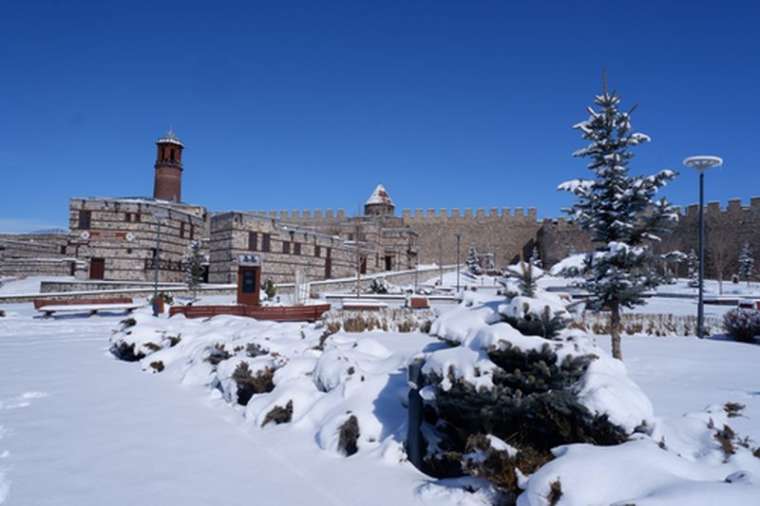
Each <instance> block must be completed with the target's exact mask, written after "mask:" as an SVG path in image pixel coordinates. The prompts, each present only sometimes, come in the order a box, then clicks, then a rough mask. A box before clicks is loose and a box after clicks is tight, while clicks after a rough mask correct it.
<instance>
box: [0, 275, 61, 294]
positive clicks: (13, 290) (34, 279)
mask: <svg viewBox="0 0 760 506" xmlns="http://www.w3.org/2000/svg"><path fill="white" fill-rule="evenodd" d="M75 280H76V279H75V278H74V277H72V276H29V277H27V278H23V279H17V278H4V279H0V296H5V295H29V294H37V293H40V284H41V283H42V282H43V281H75Z"/></svg>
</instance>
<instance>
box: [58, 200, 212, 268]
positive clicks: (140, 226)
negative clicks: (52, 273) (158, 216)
mask: <svg viewBox="0 0 760 506" xmlns="http://www.w3.org/2000/svg"><path fill="white" fill-rule="evenodd" d="M161 206H162V207H169V208H171V210H170V212H169V217H168V219H166V220H164V222H163V223H162V225H161V247H160V254H159V259H160V261H159V267H160V269H159V271H160V272H159V279H160V281H163V282H179V281H184V279H185V273H184V271H183V268H182V266H181V262H182V261H183V260H184V259H185V257H186V255H187V253H188V249H189V246H190V243H191V242H192V241H196V240H201V241H202V240H203V234H204V229H205V225H204V219H203V217H202V213H200V212H198V211H197V208H194V207H192V208H191V207H189V206H183V205H178V204H170V203H163V202H162V203H161ZM153 208H154V204H153V203H151V202H149V201H137V200H127V199H124V200H119V199H72V200H71V202H70V207H69V227H70V230H71V234H70V242H69V245H68V247H67V252H68V253H69V254H73V255H74V256H76V257H77V258H79V259H81V260H84V261H85V262H87V263H88V264H89V263H91V260H92V258H103V259H105V278H104V279H106V280H128V281H151V280H152V279H153V275H154V274H153V265H152V262H153V256H154V249H155V248H156V220H155V219H154V218H153V214H152V209H153ZM83 211H89V212H90V226H89V228H86V229H80V227H79V225H80V223H79V217H80V212H83ZM79 274H80V276H82V277H87V276H88V274H89V273H88V272H81V273H79Z"/></svg>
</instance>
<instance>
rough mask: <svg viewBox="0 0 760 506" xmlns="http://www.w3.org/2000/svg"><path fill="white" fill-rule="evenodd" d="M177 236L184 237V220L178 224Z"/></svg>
mask: <svg viewBox="0 0 760 506" xmlns="http://www.w3.org/2000/svg"><path fill="white" fill-rule="evenodd" d="M179 237H180V239H184V238H185V222H184V221H182V222H180V224H179Z"/></svg>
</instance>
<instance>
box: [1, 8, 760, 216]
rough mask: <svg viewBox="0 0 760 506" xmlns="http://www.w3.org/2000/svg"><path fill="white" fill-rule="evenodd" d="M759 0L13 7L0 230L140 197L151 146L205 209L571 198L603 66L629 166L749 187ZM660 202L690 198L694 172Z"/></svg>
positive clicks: (4, 32)
mask: <svg viewBox="0 0 760 506" xmlns="http://www.w3.org/2000/svg"><path fill="white" fill-rule="evenodd" d="M758 19H760V3H758V2H715V1H710V2H686V1H684V2H674V1H659V2H646V1H642V2H633V3H628V4H623V3H620V2H608V1H605V2H597V1H584V2H560V1H556V2H541V1H531V2H527V1H523V2H517V1H509V2H508V1H492V2H490V1H483V2H466V1H457V2H444V1H408V0H407V1H398V2H396V1H383V2H371V3H370V2H367V3H365V2H358V1H346V2H314V1H304V2H289V1H277V2H266V3H265V2H240V3H236V2H209V1H204V2H193V1H183V2H173V1H160V2H137V1H131V2H118V5H117V2H89V3H88V2H63V1H61V2H37V1H32V0H30V1H16V2H3V4H2V7H1V8H0V65H1V70H2V74H1V75H2V78H1V79H0V171H1V174H2V183H0V184H2V198H1V199H0V231H3V230H4V231H10V230H23V229H30V228H43V227H49V226H62V225H65V224H66V216H67V205H68V199H69V198H70V197H72V196H89V195H98V196H122V195H149V194H150V193H151V192H152V178H153V168H152V165H153V160H154V155H155V153H154V144H153V142H154V140H155V139H156V138H157V137H158V136H159V135H160V134H162V133H163V132H165V131H166V130H167V128H168V127H169V126H172V127H174V129H175V130H176V132H177V134H178V135H179V136H180V137H181V138H182V140H183V141H184V142H185V144H186V146H187V148H186V150H185V158H184V160H185V173H184V187H183V197H184V199H185V200H186V201H188V202H192V203H198V204H204V205H207V206H208V207H209V208H211V209H214V210H228V209H273V208H278V209H279V208H283V209H294V208H299V209H311V208H328V207H330V208H334V209H337V208H344V209H346V210H347V211H349V212H355V211H356V210H357V209H358V208H359V206H360V205H361V204H362V202H363V200H364V199H365V198H366V197H367V196H368V195H369V193H370V192H371V191H372V189H373V187H374V185H375V184H377V183H379V182H382V183H383V184H385V186H386V187H387V188H388V190H389V192H390V194H391V196H392V197H393V198H394V199H395V201H396V204H397V207H399V208H406V207H409V208H431V207H432V208H444V207H445V208H455V207H460V208H467V207H472V208H477V207H484V208H490V207H537V208H538V210H539V215H540V216H557V215H559V214H560V208H561V207H563V206H565V205H567V204H568V203H570V202H571V198H570V196H568V195H565V194H561V193H558V192H557V191H556V186H557V184H558V183H559V182H561V181H563V180H565V179H571V178H575V177H580V176H585V175H586V173H587V170H586V169H585V163H584V161H582V160H577V159H573V158H572V157H571V156H570V154H571V153H572V152H573V151H574V150H575V149H577V148H578V147H580V146H581V145H582V144H583V142H582V140H581V139H580V137H579V136H578V133H577V132H575V131H573V130H572V129H571V128H570V127H571V125H572V124H574V123H576V122H578V121H580V120H582V119H585V117H586V114H585V112H584V108H585V106H587V105H589V104H590V102H591V101H592V99H593V96H594V94H595V93H596V92H598V91H599V88H600V74H601V69H602V68H603V67H605V66H606V68H607V69H608V73H609V80H610V84H611V87H612V88H615V89H617V90H618V91H619V92H620V93H621V94H622V96H623V99H624V104H627V105H633V104H639V107H638V110H637V112H636V113H635V115H634V127H635V128H637V129H639V130H641V131H643V132H645V133H647V134H649V135H651V136H652V138H653V142H652V143H651V144H649V145H645V146H643V147H641V148H639V150H638V156H637V158H636V159H635V160H634V162H633V165H632V167H633V171H634V172H636V173H644V172H650V171H655V170H659V169H662V168H679V169H680V163H681V160H682V159H683V158H684V157H685V156H687V155H692V154H701V153H711V154H712V153H714V154H718V155H721V156H723V157H724V158H725V160H726V166H725V168H724V169H721V170H720V171H716V172H714V173H711V174H710V175H709V178H708V187H707V198H708V200H721V201H724V202H725V200H726V199H728V198H731V197H740V198H742V199H743V200H745V201H746V200H748V199H749V197H751V196H752V195H757V194H760V167H759V166H758V163H757V156H758V146H759V145H760V127H759V126H758V125H759V124H760V98H758V89H759V88H758V86H759V84H760V37H759V36H758V35H757V21H758ZM681 172H682V175H681V177H680V178H679V179H678V181H677V182H675V183H674V184H673V185H672V186H671V187H670V188H669V189H668V191H667V195H668V196H669V197H670V198H671V200H673V201H674V202H676V203H679V204H688V203H691V202H694V201H695V198H696V189H697V181H696V177H695V175H694V174H691V173H688V172H687V171H686V170H683V171H681Z"/></svg>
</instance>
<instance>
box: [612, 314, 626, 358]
mask: <svg viewBox="0 0 760 506" xmlns="http://www.w3.org/2000/svg"><path fill="white" fill-rule="evenodd" d="M620 327H621V323H620V306H619V305H618V304H614V305H613V306H612V308H611V310H610V338H611V339H612V357H613V358H616V359H618V360H623V350H622V348H621V343H620V334H621V332H620V330H621V329H620Z"/></svg>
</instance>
